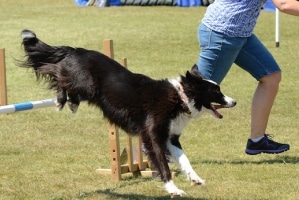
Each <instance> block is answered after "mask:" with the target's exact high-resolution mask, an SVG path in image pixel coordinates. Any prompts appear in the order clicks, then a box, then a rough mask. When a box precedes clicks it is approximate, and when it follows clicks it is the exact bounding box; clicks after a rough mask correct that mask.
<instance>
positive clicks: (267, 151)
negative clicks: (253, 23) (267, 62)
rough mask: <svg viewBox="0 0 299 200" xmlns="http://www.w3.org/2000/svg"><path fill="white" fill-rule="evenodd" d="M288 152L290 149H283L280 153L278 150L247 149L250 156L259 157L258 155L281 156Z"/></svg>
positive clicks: (246, 151)
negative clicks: (280, 154)
mask: <svg viewBox="0 0 299 200" xmlns="http://www.w3.org/2000/svg"><path fill="white" fill-rule="evenodd" d="M288 150H289V148H286V149H281V150H279V151H277V150H250V149H246V150H245V153H246V154H248V155H257V154H260V153H267V154H279V153H283V152H285V151H288Z"/></svg>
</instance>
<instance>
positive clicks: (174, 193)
mask: <svg viewBox="0 0 299 200" xmlns="http://www.w3.org/2000/svg"><path fill="white" fill-rule="evenodd" d="M164 187H165V189H166V191H167V192H168V193H169V194H170V196H171V198H175V197H182V196H183V195H186V193H185V192H184V191H183V190H180V189H178V188H177V187H176V186H175V184H174V183H173V181H172V180H170V181H169V182H167V183H165V185H164Z"/></svg>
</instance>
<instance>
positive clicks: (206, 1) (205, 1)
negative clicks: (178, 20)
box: [201, 0, 214, 6]
mask: <svg viewBox="0 0 299 200" xmlns="http://www.w3.org/2000/svg"><path fill="white" fill-rule="evenodd" d="M212 3H214V0H201V5H203V6H208V5H210V4H212Z"/></svg>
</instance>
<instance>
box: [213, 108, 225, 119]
mask: <svg viewBox="0 0 299 200" xmlns="http://www.w3.org/2000/svg"><path fill="white" fill-rule="evenodd" d="M213 112H214V114H215V116H216V117H217V118H218V119H222V118H223V116H222V115H221V114H220V113H219V112H217V110H213Z"/></svg>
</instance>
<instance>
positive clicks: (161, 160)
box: [142, 136, 186, 197]
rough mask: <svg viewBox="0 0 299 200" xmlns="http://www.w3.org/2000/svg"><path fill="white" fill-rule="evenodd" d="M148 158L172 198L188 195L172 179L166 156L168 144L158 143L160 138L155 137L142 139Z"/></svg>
mask: <svg viewBox="0 0 299 200" xmlns="http://www.w3.org/2000/svg"><path fill="white" fill-rule="evenodd" d="M142 139H143V144H144V147H145V148H146V153H147V156H148V157H149V159H150V161H151V164H152V165H153V166H154V168H155V169H157V170H158V172H159V174H160V177H161V179H162V181H163V182H164V187H165V189H166V191H167V192H168V193H169V194H170V195H171V196H172V197H175V196H183V195H185V194H186V193H185V192H184V191H183V190H180V189H178V188H177V187H176V185H175V184H174V182H173V180H172V179H171V172H170V169H169V166H168V162H167V159H166V155H165V148H166V146H165V145H166V144H165V142H163V141H157V140H158V138H157V137H156V138H154V137H153V136H152V137H150V138H147V139H145V138H142Z"/></svg>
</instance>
